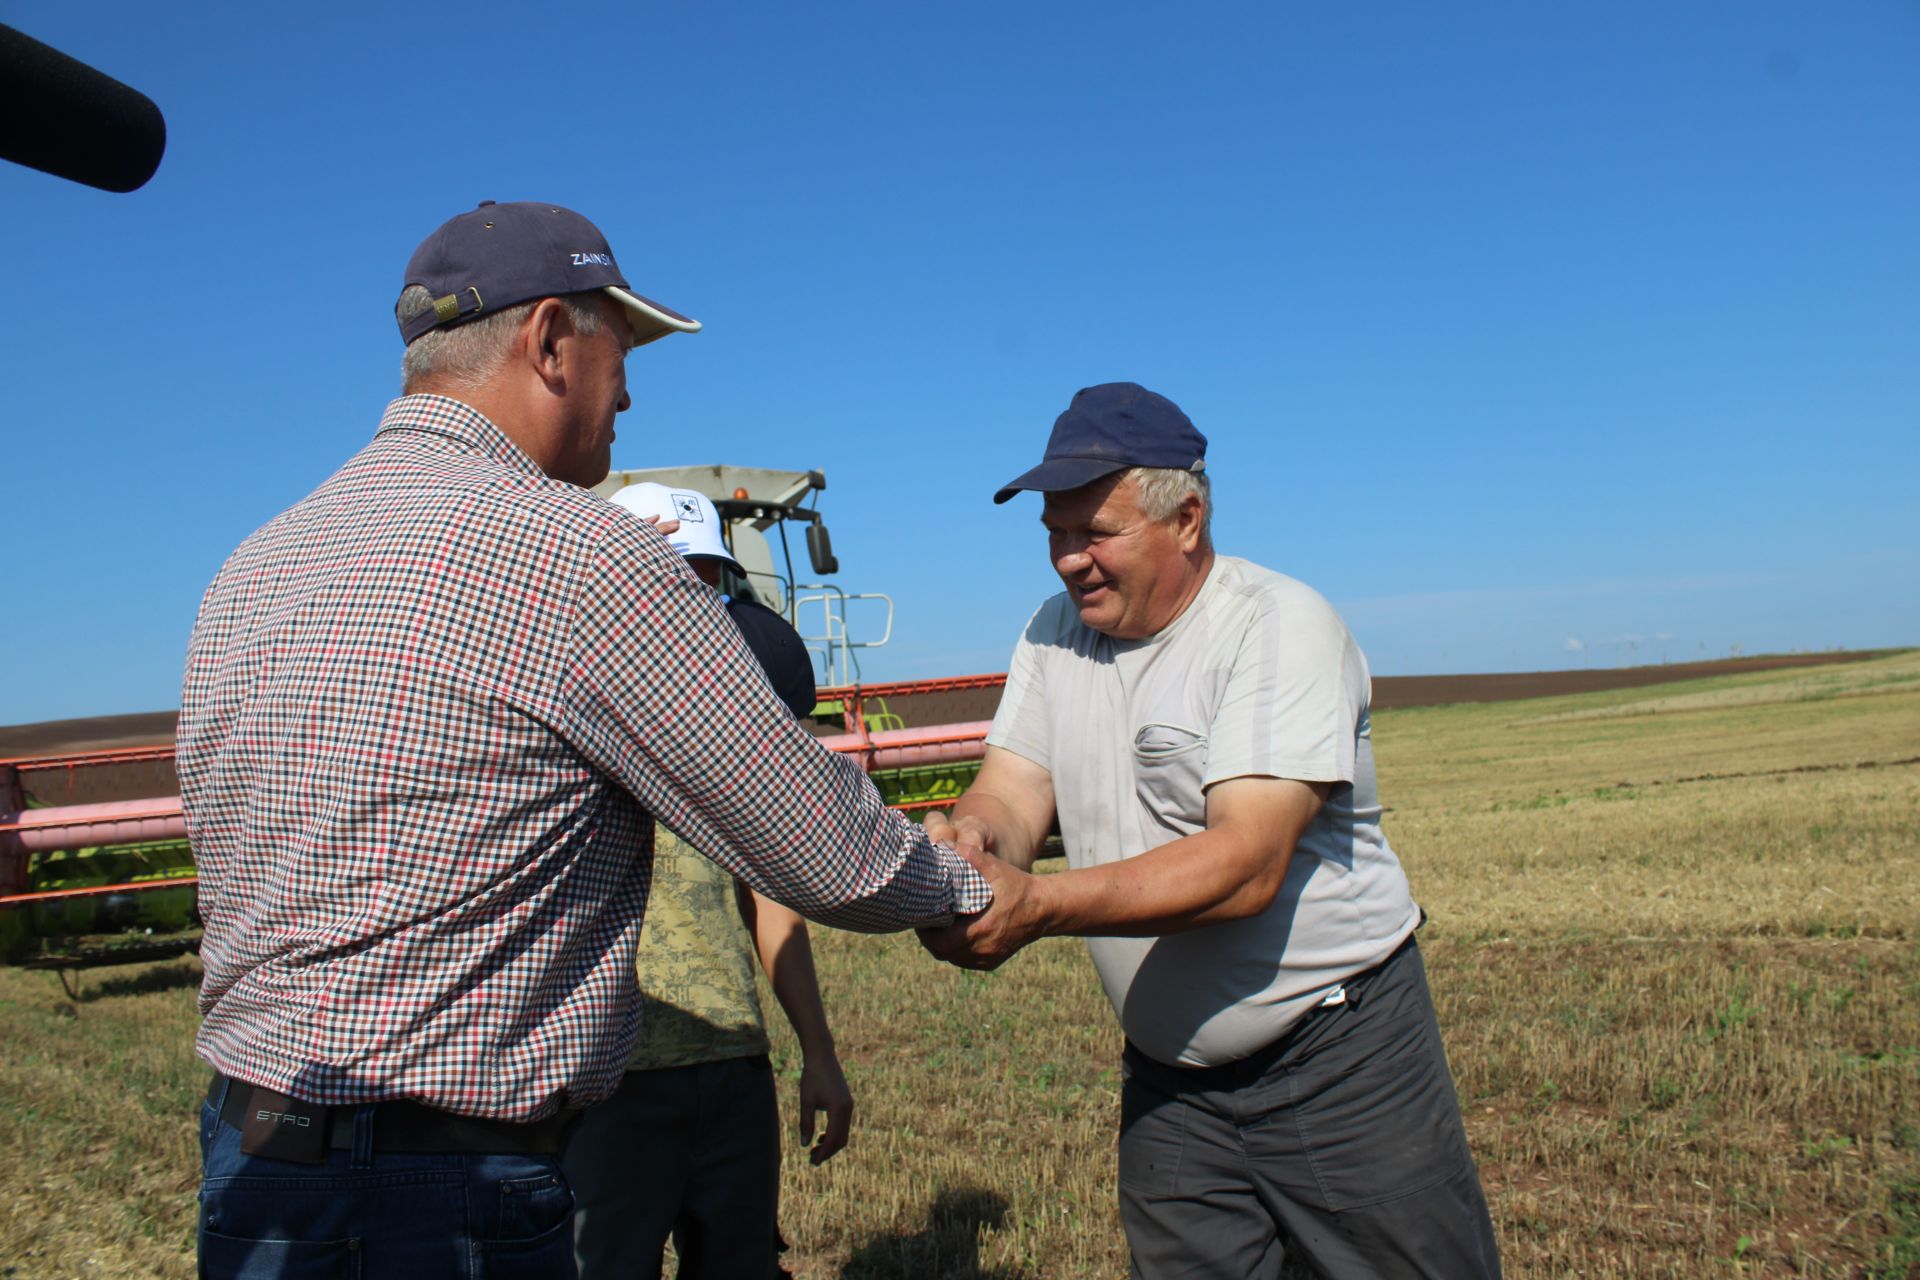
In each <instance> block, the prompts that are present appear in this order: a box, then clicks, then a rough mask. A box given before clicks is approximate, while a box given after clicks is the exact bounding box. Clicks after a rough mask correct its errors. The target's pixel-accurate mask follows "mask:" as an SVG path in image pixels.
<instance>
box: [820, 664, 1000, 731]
mask: <svg viewBox="0 0 1920 1280" xmlns="http://www.w3.org/2000/svg"><path fill="white" fill-rule="evenodd" d="M1006 683H1007V677H1006V676H1005V675H1004V674H995V675H983V676H943V677H941V678H940V679H937V680H894V681H889V682H887V683H885V684H850V685H839V686H835V687H830V688H825V689H822V690H820V693H819V698H820V701H821V702H822V703H824V704H826V705H828V706H832V705H833V704H834V703H838V704H839V706H840V716H841V720H842V722H843V723H844V724H845V726H846V730H847V732H848V733H854V734H857V733H859V732H861V731H862V730H863V729H869V728H871V729H900V728H908V727H913V726H920V727H925V728H933V727H935V726H936V725H942V724H953V723H967V722H971V721H973V720H976V719H979V718H981V717H982V716H987V717H991V716H992V714H993V712H994V708H995V707H997V706H998V705H999V702H1000V693H999V691H1000V689H1002V688H1003V687H1004V686H1005V685H1006Z"/></svg>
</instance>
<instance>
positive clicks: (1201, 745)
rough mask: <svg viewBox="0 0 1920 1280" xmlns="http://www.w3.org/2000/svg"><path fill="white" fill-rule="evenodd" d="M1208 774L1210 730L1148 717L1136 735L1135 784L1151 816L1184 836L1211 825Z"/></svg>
mask: <svg viewBox="0 0 1920 1280" xmlns="http://www.w3.org/2000/svg"><path fill="white" fill-rule="evenodd" d="M1206 773H1207V735H1206V734H1204V733H1201V732H1200V731H1199V730H1197V729H1188V728H1185V727H1183V726H1181V725H1177V724H1167V723H1164V722H1161V721H1148V722H1147V723H1146V724H1143V725H1141V726H1140V727H1139V728H1138V729H1137V730H1135V731H1134V735H1133V787H1134V794H1135V796H1136V798H1138V800H1139V801H1140V807H1141V808H1142V809H1143V810H1145V816H1146V817H1147V818H1148V819H1149V820H1151V821H1152V822H1154V823H1155V824H1157V825H1159V826H1161V827H1164V828H1166V829H1167V830H1169V831H1173V832H1176V833H1177V834H1180V835H1191V834H1192V833H1193V832H1195V831H1199V830H1201V829H1202V828H1204V827H1205V826H1206V825H1207V801H1206V797H1205V796H1204V795H1202V794H1201V790H1200V784H1201V782H1202V780H1203V779H1204V778H1205V777H1206Z"/></svg>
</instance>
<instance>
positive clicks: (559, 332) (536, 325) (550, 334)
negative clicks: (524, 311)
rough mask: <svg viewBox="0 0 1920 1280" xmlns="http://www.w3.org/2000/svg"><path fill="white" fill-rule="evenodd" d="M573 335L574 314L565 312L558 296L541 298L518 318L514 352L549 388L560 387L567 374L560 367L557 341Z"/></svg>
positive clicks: (562, 386) (565, 306)
mask: <svg viewBox="0 0 1920 1280" xmlns="http://www.w3.org/2000/svg"><path fill="white" fill-rule="evenodd" d="M572 336H573V317H572V316H570V315H568V314H567V305H566V303H564V302H562V301H560V299H558V298H542V299H540V301H539V302H537V303H535V304H534V308H533V310H532V311H531V312H529V313H528V315H527V318H526V319H525V320H523V321H521V322H520V347H519V350H518V352H517V354H518V356H519V358H520V359H522V360H525V361H526V362H527V365H528V367H529V368H531V369H532V370H533V372H534V373H536V374H538V375H539V378H540V380H541V381H542V382H544V383H546V384H547V387H548V389H549V390H553V391H560V390H564V389H565V387H566V381H567V379H566V374H565V372H564V371H563V370H562V369H561V367H560V342H561V340H562V339H563V338H570V337H572Z"/></svg>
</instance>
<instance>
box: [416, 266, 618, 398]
mask: <svg viewBox="0 0 1920 1280" xmlns="http://www.w3.org/2000/svg"><path fill="white" fill-rule="evenodd" d="M560 301H561V302H563V303H565V304H566V307H567V314H568V315H569V316H571V317H572V318H573V327H574V328H575V329H577V330H579V331H580V332H581V333H583V334H595V333H598V332H600V327H601V325H602V323H603V321H602V320H601V317H600V313H599V312H598V311H596V310H595V309H594V307H593V305H592V304H591V303H590V302H588V300H587V297H586V295H584V294H573V295H571V296H567V297H562V298H561V299H560ZM538 305H540V300H539V299H535V300H534V301H532V302H523V303H521V304H519V305H518V306H513V307H508V308H507V309H506V310H504V311H496V312H494V313H493V314H492V315H490V316H482V317H480V318H479V319H478V320H469V321H468V322H467V323H465V324H463V325H456V326H455V327H453V328H451V329H429V330H427V331H426V332H425V333H423V334H421V335H420V336H419V337H417V338H415V339H414V340H413V341H412V342H410V343H408V344H407V354H406V356H405V357H404V358H403V359H402V360H401V362H400V377H401V383H402V386H403V387H406V388H411V387H413V386H414V385H416V384H417V383H420V382H424V381H426V380H428V379H433V380H435V381H439V382H446V383H449V384H451V385H453V386H456V387H463V388H466V389H467V390H472V389H474V388H476V387H480V386H483V385H485V384H486V383H487V382H489V381H491V380H492V378H493V376H494V375H495V374H497V373H499V372H500V370H501V369H503V368H505V367H506V363H507V356H508V354H509V353H510V352H511V351H512V349H513V337H514V335H515V334H516V333H518V332H519V331H520V322H521V321H523V320H525V319H526V318H527V315H528V314H529V313H530V312H531V311H532V310H533V309H534V308H535V307H536V306H538ZM431 310H433V294H431V293H430V292H428V291H427V290H426V289H424V288H422V287H421V286H419V285H417V284H410V285H408V286H407V287H406V288H405V289H404V290H402V291H401V294H400V301H398V302H396V303H394V305H393V314H394V317H395V318H396V319H398V320H399V321H400V323H401V324H402V325H405V324H406V323H407V321H409V320H411V319H413V318H414V317H415V316H417V315H419V314H421V313H422V312H425V311H431Z"/></svg>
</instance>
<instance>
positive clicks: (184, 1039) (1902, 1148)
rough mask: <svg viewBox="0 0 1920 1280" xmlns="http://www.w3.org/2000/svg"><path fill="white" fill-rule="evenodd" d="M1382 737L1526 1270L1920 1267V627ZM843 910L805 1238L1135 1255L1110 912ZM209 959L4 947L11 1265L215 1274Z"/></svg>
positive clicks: (845, 1249)
mask: <svg viewBox="0 0 1920 1280" xmlns="http://www.w3.org/2000/svg"><path fill="white" fill-rule="evenodd" d="M1374 736H1375V742H1376V746H1377V750H1378V757H1379V762H1380V768H1381V777H1382V789H1383V792H1384V794H1385V796H1386V799H1387V802H1388V803H1389V804H1390V805H1391V806H1392V812H1391V813H1390V814H1389V817H1388V823H1389V825H1388V833H1389V836H1390V837H1391V838H1392V840H1393V842H1394V844H1395V845H1396V847H1397V848H1398V849H1399V850H1400V852H1401V856H1402V858H1403V859H1404V860H1405V862H1406V864H1407V867H1408V871H1409V874H1410V875H1411V877H1412V879H1413V882H1414V888H1415V891H1416V893H1417V894H1418V895H1419V897H1420V899H1421V901H1422V902H1423V903H1424V904H1425V906H1426V907H1427V909H1428V911H1429V912H1430V913H1431V916H1432V920H1431V922H1430V924H1429V925H1428V927H1427V928H1426V930H1425V931H1424V933H1423V934H1422V941H1423V945H1424V946H1425V948H1426V952H1427V959H1428V966H1429V970H1430V972H1431V976H1432V981H1433V985H1434V990H1435V996H1436V998H1437V1001H1438V1003H1439V1006H1440V1016H1441V1019H1442V1026H1443V1030H1444V1031H1445V1032H1446V1035H1447V1040H1448V1046H1449V1050H1450V1053H1451V1056H1452V1061H1453V1066H1454V1070H1455V1074H1456V1077H1457V1080H1458V1084H1459V1089H1460V1097H1461V1101H1462V1105H1463V1108H1464V1110H1465V1112H1466V1116H1467V1126H1468V1131H1469V1134H1470V1136H1471V1138H1472V1139H1473V1142H1474V1147H1475V1151H1476V1153H1477V1155H1478V1157H1479V1160H1480V1164H1481V1170H1482V1173H1483V1175H1484V1177H1485V1179H1486V1183H1487V1187H1488V1191H1489V1195H1490V1198H1491V1200H1492V1203H1493V1210H1494V1215H1495V1219H1496V1225H1497V1226H1498V1229H1499V1231H1500V1236H1501V1241H1502V1246H1503V1248H1504V1250H1505V1255H1506V1262H1507V1274H1508V1275H1510V1276H1516V1277H1548V1276H1582V1277H1649V1278H1651V1277H1696V1276H1709V1277H1710V1276H1833V1277H1840V1276H1846V1277H1865V1276H1874V1277H1898V1276H1912V1275H1920V654H1914V653H1908V654H1898V655H1894V656H1890V657H1881V658H1876V659H1873V660H1870V661H1860V662H1850V663H1839V664H1833V665H1823V666H1810V667H1801V668H1789V669H1782V670H1773V671H1765V672H1746V673H1741V674H1735V675H1720V676H1714V677H1710V678H1705V679H1699V680H1693V681H1681V682H1675V683H1668V684H1663V685H1660V686H1658V687H1654V688H1627V689H1614V690H1603V691H1599V692H1590V693H1583V694H1578V695H1574V696H1560V697H1548V698H1534V699H1529V700H1524V701H1510V702H1485V703H1475V704H1470V705H1458V706H1444V707H1425V708H1409V709H1399V710H1383V711H1382V712H1380V713H1379V714H1378V716H1377V717H1376V719H1375V724H1374ZM816 947H817V949H818V951H819V955H820V965H821V971H822V986H823V987H824V989H825V991H826V995H827V1004H828V1008H829V1011H830V1013H831V1014H832V1016H833V1020H834V1024H835V1029H836V1032H837V1034H838V1038H839V1041H840V1046H841V1050H842V1053H843V1056H844V1059H845V1061H846V1064H847V1068H848V1075H849V1077H850V1079H851V1082H852V1084H853V1087H854V1091H855V1095H856V1098H857V1100H858V1104H859V1117H858V1120H857V1123H856V1128H855V1132H854V1138H853V1143H852V1145H851V1146H850V1147H849V1148H848V1150H847V1151H846V1152H845V1153H844V1154H843V1155H841V1156H840V1157H838V1158H837V1159H835V1160H834V1161H832V1162H831V1163H830V1164H828V1165H827V1166H825V1167H824V1168H821V1169H810V1168H808V1167H807V1166H806V1164H805V1162H804V1160H801V1159H798V1158H790V1159H789V1161H788V1163H787V1166H786V1171H785V1175H786V1184H785V1185H786V1197H787V1200H786V1205H787V1208H786V1213H785V1223H786V1228H787V1234H788V1236H789V1237H790V1238H791V1239H792V1240H793V1242H794V1249H793V1253H792V1254H791V1255H790V1256H789V1265H790V1266H791V1267H792V1269H793V1270H794V1271H796V1272H797V1273H798V1274H800V1275H802V1276H808V1277H831V1276H848V1277H955V1278H958V1277H994V1278H996V1280H1002V1278H1005V1280H1011V1278H1013V1277H1095V1276H1098V1277H1107V1276H1119V1275H1123V1274H1124V1273H1125V1270H1126V1256H1125V1248H1124V1245H1123V1244H1122V1241H1121V1236H1120V1230H1119V1225H1118V1221H1117V1218H1116V1216H1115V1213H1114V1210H1113V1194H1114V1193H1113V1173H1114V1170H1113V1142H1114V1131H1115V1125H1116V1121H1117V1112H1118V1078H1117V1074H1116V1065H1117V1058H1118V1052H1119V1034H1118V1032H1117V1031H1116V1029H1115V1027H1114V1023H1113V1018H1112V1014H1111V1012H1110V1011H1109V1010H1108V1008H1107V1007H1106V1004H1105V1001H1104V999H1103V998H1102V997H1101V995H1100V992H1099V989H1098V986H1097V984H1096V982H1095V981H1094V977H1093V972H1092V968H1091V965H1090V964H1089V963H1088V962H1087V960H1086V957H1085V954H1084V949H1083V948H1082V946H1081V945H1080V944H1079V943H1078V942H1076V941H1073V940H1067V939H1056V940H1052V941H1049V942H1047V943H1045V944H1042V945H1040V946H1037V947H1034V948H1032V949H1030V950H1029V951H1028V952H1026V953H1023V954H1022V955H1021V956H1019V957H1017V958H1016V959H1015V960H1014V961H1013V962H1012V963H1010V964H1009V965H1007V966H1006V967H1005V968H1004V969H1002V970H1000V971H999V972H998V973H994V974H987V975H979V974H970V973H961V972H958V971H954V970H947V969H941V968H938V967H936V966H934V965H933V964H932V963H930V962H929V961H927V960H926V959H925V958H924V957H923V956H922V955H921V954H920V952H919V950H918V948H917V947H916V946H915V944H914V943H913V942H912V940H911V939H910V938H879V939H876V938H864V937H854V936H850V935H844V934H821V935H818V936H817V942H816ZM192 982H193V964H192V961H190V960H189V961H180V962H175V963H172V964H168V965H160V966H151V967H148V968H146V969H127V970H123V971H118V972H114V973H112V974H111V975H107V976H103V975H97V974H96V975H88V976H87V977H86V978H85V980H84V985H83V986H81V987H80V988H79V998H78V999H77V1000H76V999H69V998H68V997H67V995H66V994H65V993H64V992H63V991H62V989H61V987H60V986H59V984H58V983H57V982H56V981H55V980H54V979H53V978H52V977H50V976H47V975H44V974H36V973H26V972H21V971H17V970H11V971H0V1043H4V1044H5V1046H6V1052H5V1053H4V1054H0V1163H4V1167H5V1168H6V1169H7V1170H8V1171H9V1177H8V1179H7V1190H6V1194H5V1196H4V1198H0V1277H18V1278H20V1280H27V1278H30V1277H34V1278H37V1277H67V1276H108V1277H145V1276H180V1277H184V1276H188V1275H191V1274H192V1269H193V1268H192V1262H191V1230H192V1220H193V1198H192V1188H193V1182H194V1159H195V1153H194V1150H193V1136H192V1125H191V1121H190V1119H189V1116H190V1114H191V1112H192V1108H193V1104H194V1100H195V1098H196V1096H197V1095H198V1093H199V1091H200V1089H201V1088H202V1087H203V1086H204V1080H205V1077H204V1073H203V1071H202V1069H201V1068H200V1067H199V1066H198V1065H197V1064H196V1063H195V1061H194V1060H193V1058H192V1052H191V1047H190V1041H191V1036H192V1031H193V1023H194V1014H193V1000H192ZM769 1007H771V1004H770V1005H769ZM776 1056H777V1059H778V1061H779V1063H780V1065H781V1067H782V1068H783V1069H784V1070H785V1071H787V1072H788V1073H789V1074H792V1073H796V1072H797V1069H798V1063H797V1060H796V1058H795V1051H794V1048H793V1045H792V1043H791V1041H790V1040H780V1041H778V1045H777V1049H776Z"/></svg>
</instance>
